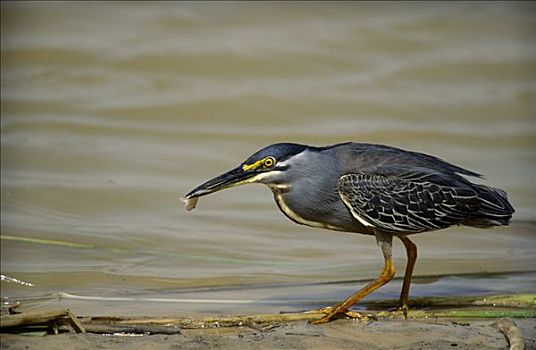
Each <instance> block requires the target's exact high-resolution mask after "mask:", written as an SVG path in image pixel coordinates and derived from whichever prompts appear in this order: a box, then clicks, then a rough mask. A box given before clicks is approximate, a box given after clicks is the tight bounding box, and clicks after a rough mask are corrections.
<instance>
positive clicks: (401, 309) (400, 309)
mask: <svg viewBox="0 0 536 350" xmlns="http://www.w3.org/2000/svg"><path fill="white" fill-rule="evenodd" d="M408 311H409V307H408V305H407V304H403V305H398V306H397V307H395V308H392V309H389V310H388V312H389V314H390V315H391V316H396V315H399V314H402V315H403V316H404V318H405V319H408Z"/></svg>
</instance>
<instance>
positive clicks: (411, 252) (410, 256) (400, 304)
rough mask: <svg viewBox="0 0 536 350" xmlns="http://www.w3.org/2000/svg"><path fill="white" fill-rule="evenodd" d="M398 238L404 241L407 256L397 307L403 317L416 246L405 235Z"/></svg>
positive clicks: (406, 307)
mask: <svg viewBox="0 0 536 350" xmlns="http://www.w3.org/2000/svg"><path fill="white" fill-rule="evenodd" d="M398 238H399V239H400V240H401V241H402V243H404V246H405V247H406V253H407V257H408V262H407V265H406V273H405V274H404V283H403V284H402V291H401V292H400V300H399V302H398V309H399V310H402V312H404V317H407V315H408V297H409V288H410V286H411V276H412V275H413V267H414V266H415V261H416V260H417V246H416V245H415V244H414V243H413V242H412V241H410V240H409V238H407V237H405V236H398Z"/></svg>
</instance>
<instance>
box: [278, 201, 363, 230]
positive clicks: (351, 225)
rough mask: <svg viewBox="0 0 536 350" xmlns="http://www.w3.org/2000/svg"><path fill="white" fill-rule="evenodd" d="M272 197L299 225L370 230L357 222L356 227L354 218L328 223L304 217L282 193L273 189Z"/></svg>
mask: <svg viewBox="0 0 536 350" xmlns="http://www.w3.org/2000/svg"><path fill="white" fill-rule="evenodd" d="M274 199H275V202H276V203H277V206H278V207H279V209H280V210H281V211H282V212H283V214H285V216H287V217H288V218H289V219H290V220H292V221H294V222H296V223H298V224H301V225H307V226H311V227H318V228H324V229H328V230H335V231H345V232H358V233H364V234H369V233H372V232H369V231H370V230H368V229H367V228H365V227H363V226H362V225H360V224H358V225H357V227H356V225H355V220H354V221H350V222H348V223H340V224H339V223H329V222H320V221H317V220H315V219H314V218H311V217H305V216H304V215H301V214H299V213H298V212H296V211H295V210H292V209H291V208H290V207H289V206H288V205H287V203H286V202H285V201H284V199H283V195H282V194H281V193H278V192H275V191H274Z"/></svg>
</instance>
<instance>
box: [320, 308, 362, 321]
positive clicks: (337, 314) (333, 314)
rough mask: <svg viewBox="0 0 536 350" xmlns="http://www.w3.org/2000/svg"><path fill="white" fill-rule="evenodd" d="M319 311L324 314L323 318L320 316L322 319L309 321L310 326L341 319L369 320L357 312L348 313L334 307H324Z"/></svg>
mask: <svg viewBox="0 0 536 350" xmlns="http://www.w3.org/2000/svg"><path fill="white" fill-rule="evenodd" d="M319 310H320V311H321V312H322V313H324V316H322V318H320V319H318V320H315V321H311V323H312V324H322V323H326V322H329V321H333V320H335V319H337V318H341V317H348V318H352V319H357V320H362V321H367V320H368V319H369V318H368V316H366V315H362V314H360V313H359V312H354V311H349V310H340V309H338V308H334V307H325V308H322V309H319ZM315 311H317V310H315Z"/></svg>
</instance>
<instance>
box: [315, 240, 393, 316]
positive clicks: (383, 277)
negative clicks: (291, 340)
mask: <svg viewBox="0 0 536 350" xmlns="http://www.w3.org/2000/svg"><path fill="white" fill-rule="evenodd" d="M376 239H377V240H378V244H379V245H380V247H381V249H382V252H383V256H384V258H385V264H384V266H383V270H382V272H381V273H380V275H379V276H378V278H376V279H375V280H374V281H372V282H370V283H369V284H368V285H367V286H365V287H364V288H362V289H360V290H359V291H357V292H356V293H355V294H353V295H351V296H350V297H348V298H346V299H345V300H344V301H342V302H340V303H338V304H336V305H335V306H333V307H331V308H326V309H325V310H327V312H326V314H325V315H324V317H322V318H321V319H319V320H316V321H313V322H312V323H314V324H319V323H325V322H328V321H331V320H332V319H334V318H335V317H336V316H337V315H340V314H345V313H346V312H347V311H348V309H349V308H350V307H351V306H352V305H354V304H355V303H357V302H358V301H359V300H361V299H363V298H364V297H366V296H367V295H369V294H370V293H372V292H373V291H375V290H376V289H378V288H380V287H381V286H383V285H384V284H386V283H387V282H389V281H390V280H392V279H393V277H394V275H395V265H394V264H393V261H392V260H391V246H392V236H391V235H388V234H384V233H382V232H376Z"/></svg>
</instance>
